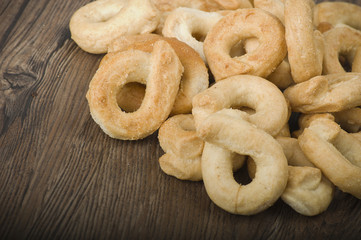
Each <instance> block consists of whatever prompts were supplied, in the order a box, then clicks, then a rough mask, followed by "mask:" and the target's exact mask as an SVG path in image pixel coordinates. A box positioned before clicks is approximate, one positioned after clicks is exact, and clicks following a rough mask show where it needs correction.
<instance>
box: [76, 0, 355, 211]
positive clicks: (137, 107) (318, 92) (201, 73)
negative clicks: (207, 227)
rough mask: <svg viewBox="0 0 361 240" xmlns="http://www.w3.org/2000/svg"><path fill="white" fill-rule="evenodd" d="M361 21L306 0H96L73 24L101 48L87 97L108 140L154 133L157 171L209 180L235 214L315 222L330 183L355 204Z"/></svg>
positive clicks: (341, 6) (342, 9) (351, 10)
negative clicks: (283, 206)
mask: <svg viewBox="0 0 361 240" xmlns="http://www.w3.org/2000/svg"><path fill="white" fill-rule="evenodd" d="M360 16H361V7H360V6H357V5H353V4H350V3H345V2H323V3H319V4H315V2H313V0H254V1H252V0H223V1H222V0H173V1H166V0H131V1H126V0H98V1H94V2H91V3H89V4H87V5H85V6H84V7H82V8H80V9H79V10H77V11H76V12H75V13H74V15H73V16H72V18H71V20H70V31H71V36H72V39H73V40H74V41H75V42H76V43H77V44H78V46H79V47H81V48H82V49H83V50H84V51H87V52H89V53H95V54H105V56H104V58H103V59H102V61H101V63H100V65H99V69H98V70H97V72H96V73H95V75H94V77H93V79H92V80H91V82H90V84H89V90H88V92H87V95H86V98H87V100H88V103H89V108H90V113H91V116H92V118H93V119H94V121H95V122H96V123H97V124H98V125H99V126H100V127H101V129H102V130H103V131H104V132H105V133H106V134H108V135H109V136H110V137H112V138H117V139H121V140H137V139H141V138H145V137H147V136H149V135H151V134H152V133H154V132H156V131H157V130H159V131H158V133H159V135H158V139H159V143H160V146H161V147H162V149H163V150H164V152H165V154H164V155H163V156H161V157H160V159H159V164H160V168H161V169H162V170H163V171H164V172H165V173H166V174H168V175H171V176H174V177H176V178H178V179H182V180H191V181H200V180H203V183H204V186H205V189H206V191H207V194H208V195H209V197H210V199H211V200H212V201H213V202H214V203H215V204H216V205H217V206H219V207H221V208H222V209H224V210H226V211H228V212H230V213H234V214H241V215H251V214H256V213H259V212H261V211H263V210H265V209H267V208H268V207H270V206H272V205H273V204H274V203H275V202H276V201H277V200H278V199H279V198H282V200H283V201H284V202H285V203H287V204H288V205H289V206H291V207H292V208H293V209H294V210H295V211H297V212H299V213H300V214H303V215H307V216H313V215H317V214H320V213H322V212H323V211H325V210H326V209H327V207H328V206H329V204H330V203H331V201H332V198H333V194H334V190H335V187H337V188H338V189H340V190H342V191H343V192H345V193H348V194H352V195H353V196H354V197H356V198H358V199H361V108H360V106H361V73H360V72H361V31H360V29H361V17H360ZM291 115H292V117H293V118H296V119H298V120H297V121H298V124H296V125H297V126H291V127H290V126H289V122H290V117H291ZM290 129H291V130H290ZM244 163H246V164H247V170H248V173H249V177H250V178H251V180H250V183H248V184H240V183H238V182H237V181H236V180H235V178H234V171H237V170H238V169H240V168H241V167H242V165H243V164H244Z"/></svg>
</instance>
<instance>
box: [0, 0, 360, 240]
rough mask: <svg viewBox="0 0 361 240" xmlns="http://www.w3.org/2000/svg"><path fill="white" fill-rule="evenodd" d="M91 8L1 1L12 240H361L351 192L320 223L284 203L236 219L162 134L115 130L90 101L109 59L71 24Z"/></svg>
mask: <svg viewBox="0 0 361 240" xmlns="http://www.w3.org/2000/svg"><path fill="white" fill-rule="evenodd" d="M88 2H89V1H87V0H78V1H60V0H53V1H46V0H38V1H35V0H29V1H28V0H13V1H10V0H2V1H1V2H0V22H1V24H0V73H1V74H0V193H1V194H0V236H1V238H4V239H18V238H19V239H21V238H32V239H41V238H43V239H49V238H63V239H68V238H74V239H80V238H83V239H89V238H96V239H100V238H101V239H108V238H121V239H129V238H132V237H134V238H154V239H158V238H161V239H171V238H172V239H173V238H178V239H185V238H187V239H200V238H207V239H209V238H210V239H213V238H215V239H218V238H222V239H225V238H227V239H228V238H233V239H235V238H242V237H244V238H252V239H259V238H267V239H275V238H277V239H279V238H300V237H310V236H313V237H315V238H325V237H332V238H335V239H336V238H337V239H339V238H350V239H355V237H358V236H360V234H361V228H360V227H359V226H360V224H361V220H360V219H361V201H360V200H358V199H356V198H354V197H352V196H350V195H348V194H344V193H342V192H340V191H337V192H336V194H335V198H334V200H333V202H332V204H331V205H330V207H329V209H328V210H327V211H326V212H325V213H323V214H321V215H319V216H316V217H312V218H309V217H304V216H301V215H299V214H297V213H296V212H294V211H293V210H292V209H291V208H290V207H289V206H287V205H286V204H284V203H283V202H282V201H278V202H277V203H276V204H275V206H273V207H271V208H269V209H268V210H266V211H264V212H262V213H260V214H257V215H255V216H250V217H245V216H235V215H231V214H229V213H227V212H225V211H223V210H221V209H220V208H218V207H217V206H215V205H214V204H213V203H212V202H211V200H210V199H209V197H208V196H207V194H206V192H205V189H204V187H203V184H202V182H195V183H194V182H187V181H179V180H177V179H175V178H173V177H169V176H167V175H165V174H164V173H163V172H162V171H161V170H160V168H159V165H158V158H159V157H160V156H161V155H162V154H163V151H162V150H161V148H160V147H159V144H158V140H157V133H155V134H153V135H152V136H150V137H148V138H146V139H144V140H140V141H119V140H115V139H111V138H109V137H108V136H107V135H105V134H104V133H103V132H102V131H101V130H100V128H99V127H98V126H97V125H96V124H95V123H94V121H93V120H92V118H91V117H90V114H89V109H88V105H87V101H86V99H85V94H86V91H87V89H88V84H89V81H90V79H91V78H92V76H93V75H94V73H95V71H96V69H97V66H98V64H99V62H100V60H101V56H100V55H92V54H88V53H85V52H84V51H82V50H81V49H80V48H79V47H77V45H76V44H75V43H74V42H73V41H72V40H71V39H70V33H69V29H68V23H69V20H70V17H71V15H72V14H73V12H74V11H75V10H76V9H78V8H79V7H81V6H83V5H85V4H86V3H88ZM350 2H355V3H357V4H359V5H361V1H360V0H355V1H350Z"/></svg>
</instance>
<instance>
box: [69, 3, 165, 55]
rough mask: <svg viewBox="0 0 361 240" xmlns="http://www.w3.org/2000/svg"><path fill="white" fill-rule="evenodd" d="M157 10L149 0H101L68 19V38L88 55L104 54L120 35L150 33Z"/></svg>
mask: <svg viewBox="0 0 361 240" xmlns="http://www.w3.org/2000/svg"><path fill="white" fill-rule="evenodd" d="M158 18H159V17H158V11H157V10H156V9H155V8H154V6H153V4H152V3H150V1H149V0H132V1H129V2H127V1H123V0H104V1H95V2H91V3H88V4H87V5H85V6H83V7H81V8H79V9H78V10H77V11H76V12H75V13H74V14H73V16H72V17H71V19H70V23H69V28H70V32H71V38H72V39H73V40H74V41H75V42H76V43H77V44H78V45H79V47H80V48H82V49H83V50H84V51H87V52H89V53H96V54H100V53H106V52H107V49H108V44H109V43H110V42H111V41H112V40H114V39H115V38H117V37H119V36H123V35H134V34H140V33H149V32H152V31H153V30H154V29H155V28H156V27H157V25H158V21H159V19H158Z"/></svg>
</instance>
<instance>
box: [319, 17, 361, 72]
mask: <svg viewBox="0 0 361 240" xmlns="http://www.w3.org/2000/svg"><path fill="white" fill-rule="evenodd" d="M360 17H361V16H360ZM324 36H325V54H324V57H323V74H325V75H326V74H332V73H345V72H346V71H345V69H344V67H343V66H342V65H341V63H340V60H339V56H340V55H342V56H345V57H346V59H347V61H348V62H349V65H350V66H351V71H352V72H361V61H354V59H361V32H360V31H358V30H355V29H353V28H351V27H348V26H336V27H334V28H332V29H330V30H328V31H327V32H325V33H324ZM357 55H360V56H357Z"/></svg>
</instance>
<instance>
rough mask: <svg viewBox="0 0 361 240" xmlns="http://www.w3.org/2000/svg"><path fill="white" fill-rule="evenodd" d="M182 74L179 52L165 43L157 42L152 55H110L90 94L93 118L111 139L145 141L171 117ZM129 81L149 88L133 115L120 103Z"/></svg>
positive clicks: (127, 53) (135, 52) (96, 77)
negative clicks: (118, 101) (121, 107)
mask: <svg viewBox="0 0 361 240" xmlns="http://www.w3.org/2000/svg"><path fill="white" fill-rule="evenodd" d="M182 72H183V67H182V64H181V63H180V61H179V59H178V57H177V55H176V53H175V52H174V50H173V49H172V47H171V46H170V45H169V44H168V43H167V42H165V41H158V42H156V43H155V44H154V49H153V51H152V53H151V54H150V53H146V52H142V51H139V50H128V51H124V52H117V53H109V55H108V57H107V59H106V61H105V62H103V64H102V65H101V66H100V67H99V69H98V71H97V72H96V73H95V75H94V77H93V79H92V80H91V82H90V85H89V90H88V93H87V95H86V97H87V99H88V104H89V107H90V113H91V116H92V117H93V119H94V121H95V122H96V123H98V124H99V125H100V127H101V128H102V129H103V131H104V132H105V133H106V134H108V135H109V136H110V137H113V138H118V139H123V140H136V139H141V138H144V137H146V136H148V135H150V134H152V133H153V132H154V131H156V130H157V129H158V128H159V127H160V125H161V124H162V123H163V122H164V121H165V120H166V118H167V117H168V115H169V113H170V111H171V109H172V106H173V104H174V101H175V98H176V95H177V92H178V87H179V82H180V78H181V75H182ZM128 82H140V83H142V84H145V85H146V86H147V88H146V93H145V96H144V99H143V102H142V105H141V106H140V108H139V109H138V110H137V111H135V112H132V113H126V112H123V111H122V110H121V109H120V108H119V106H118V104H117V94H118V92H119V89H121V88H122V87H123V86H124V85H125V84H126V83H128Z"/></svg>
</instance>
